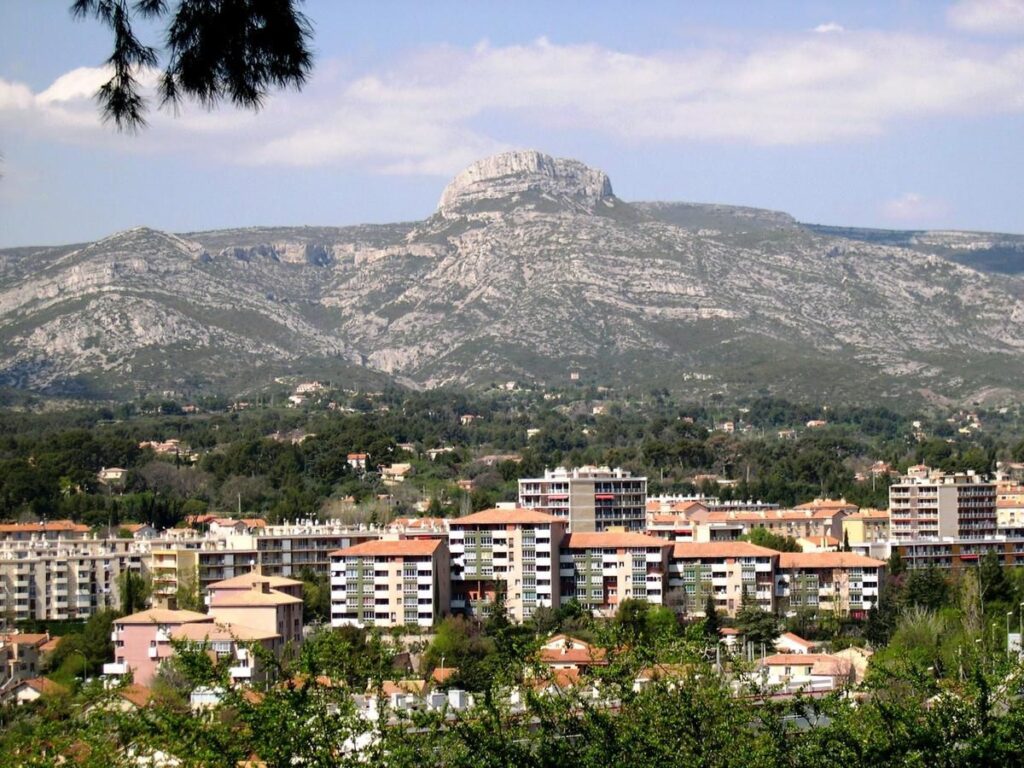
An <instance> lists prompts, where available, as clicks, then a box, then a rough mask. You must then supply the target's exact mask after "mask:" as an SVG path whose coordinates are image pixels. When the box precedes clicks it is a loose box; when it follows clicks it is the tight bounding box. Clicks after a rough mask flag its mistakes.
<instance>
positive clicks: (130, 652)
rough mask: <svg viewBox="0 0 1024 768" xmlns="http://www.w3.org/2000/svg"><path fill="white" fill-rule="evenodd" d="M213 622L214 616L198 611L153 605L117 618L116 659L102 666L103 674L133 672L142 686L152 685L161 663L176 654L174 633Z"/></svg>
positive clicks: (115, 635)
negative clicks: (185, 626) (187, 627)
mask: <svg viewBox="0 0 1024 768" xmlns="http://www.w3.org/2000/svg"><path fill="white" fill-rule="evenodd" d="M195 622H204V623H211V624H212V623H213V616H207V615H206V614H203V613H196V612H195V611H170V610H166V609H163V608H150V609H149V610H146V611H140V612H139V613H133V614H131V615H129V616H122V617H121V618H119V619H116V620H115V621H114V631H113V633H112V635H111V639H112V640H113V642H114V661H113V662H110V663H108V664H104V665H103V674H104V675H107V676H110V677H123V676H125V675H128V674H131V675H132V680H133V682H135V683H138V684H139V685H144V686H149V685H150V684H151V683H152V682H153V679H154V678H155V677H156V674H157V671H158V669H159V668H160V664H161V663H163V661H165V660H166V659H169V658H170V657H171V656H173V655H174V648H173V647H172V646H171V635H172V634H173V633H174V631H175V630H177V629H179V628H180V627H181V626H182V625H184V624H192V623H195Z"/></svg>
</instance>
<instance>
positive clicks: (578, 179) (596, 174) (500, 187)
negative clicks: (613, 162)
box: [437, 150, 613, 218]
mask: <svg viewBox="0 0 1024 768" xmlns="http://www.w3.org/2000/svg"><path fill="white" fill-rule="evenodd" d="M531 194H532V195H533V196H535V197H536V198H537V199H546V200H549V201H552V202H556V203H562V204H565V205H568V206H571V207H572V208H574V209H577V210H584V211H585V210H593V209H594V208H596V207H597V206H598V205H599V204H600V203H601V202H602V201H604V200H607V199H609V198H612V197H613V193H612V184H611V181H610V180H609V179H608V176H607V174H605V173H604V171H599V170H596V169H594V168H590V167H588V166H586V165H584V164H583V163H581V162H579V161H578V160H564V159H562V158H554V157H551V156H550V155H545V154H543V153H542V152H536V151H534V150H522V151H517V152H504V153H502V154H500V155H494V156H492V157H488V158H485V159H483V160H480V161H478V162H476V163H473V165H471V166H469V167H468V168H467V169H466V170H464V171H462V172H461V173H460V174H458V175H457V176H456V177H455V178H454V179H452V181H451V183H450V184H449V185H448V186H447V187H445V189H444V192H443V193H442V194H441V201H440V202H439V203H438V206H437V210H438V213H439V214H440V215H441V216H443V217H445V218H452V217H456V216H459V215H462V214H465V213H470V212H474V211H478V210H480V209H482V208H486V207H488V204H493V203H494V202H500V203H503V204H506V205H508V204H510V205H513V206H515V205H522V204H524V203H525V200H524V197H525V196H526V195H531Z"/></svg>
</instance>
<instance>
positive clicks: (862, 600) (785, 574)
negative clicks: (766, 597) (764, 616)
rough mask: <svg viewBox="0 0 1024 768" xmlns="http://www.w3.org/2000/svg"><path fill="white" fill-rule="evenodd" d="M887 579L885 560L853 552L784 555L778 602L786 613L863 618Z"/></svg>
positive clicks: (776, 587)
mask: <svg viewBox="0 0 1024 768" xmlns="http://www.w3.org/2000/svg"><path fill="white" fill-rule="evenodd" d="M884 578H885V563H884V562H883V561H881V560H875V559H874V558H870V557H864V556H863V555H858V554H854V553H853V552H782V553H781V554H780V555H779V565H778V574H777V576H776V581H775V599H776V601H777V604H778V608H779V611H780V612H781V613H785V614H790V615H792V614H794V613H797V612H798V611H800V610H802V609H809V610H813V611H817V612H819V613H834V614H836V615H838V616H853V617H860V618H863V617H864V616H866V615H867V611H868V609H870V607H871V606H872V605H874V604H876V603H877V602H878V596H879V595H880V594H881V588H882V582H883V579H884Z"/></svg>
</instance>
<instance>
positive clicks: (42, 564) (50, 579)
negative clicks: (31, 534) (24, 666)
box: [0, 538, 142, 626]
mask: <svg viewBox="0 0 1024 768" xmlns="http://www.w3.org/2000/svg"><path fill="white" fill-rule="evenodd" d="M126 570H130V571H134V572H136V573H140V572H141V570H142V554H141V553H140V552H139V551H138V549H137V547H136V543H135V542H134V541H133V540H131V539H71V540H62V539H49V538H37V539H31V540H21V539H15V540H8V541H5V542H2V543H0V622H2V623H4V624H7V625H8V626H10V625H13V623H14V622H18V621H27V620H29V619H38V620H44V621H51V620H74V619H86V618H88V617H89V616H91V615H92V614H93V613H95V612H96V611H98V610H101V609H104V608H111V607H117V606H118V605H119V603H120V594H119V591H118V577H119V576H120V574H121V573H122V572H123V571H126Z"/></svg>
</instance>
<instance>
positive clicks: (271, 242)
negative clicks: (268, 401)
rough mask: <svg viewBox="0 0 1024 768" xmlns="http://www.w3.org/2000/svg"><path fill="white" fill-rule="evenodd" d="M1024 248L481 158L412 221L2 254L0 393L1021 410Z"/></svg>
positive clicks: (519, 155)
mask: <svg viewBox="0 0 1024 768" xmlns="http://www.w3.org/2000/svg"><path fill="white" fill-rule="evenodd" d="M1022 270H1024V237H1017V236H1012V235H995V234H985V233H962V232H884V231H879V230H860V229H843V228H832V227H821V226H812V225H805V224H801V223H799V222H797V221H795V220H794V219H793V218H792V217H791V216H789V215H787V214H784V213H779V212H775V211H765V210H759V209H751V208H740V207H733V206H723V205H697V204H688V203H657V202H655V203H645V202H634V203H627V202H625V201H623V200H620V199H619V198H618V197H616V196H615V194H614V192H613V189H612V184H611V181H610V180H609V179H608V177H607V176H606V175H605V174H604V173H603V172H601V171H599V170H596V169H593V168H589V167H587V166H586V165H584V164H583V163H580V162H577V161H573V160H563V159H556V158H552V157H550V156H548V155H544V154H541V153H539V152H527V151H522V152H511V153H506V154H502V155H498V156H495V157H491V158H487V159H485V160H481V161H480V162H478V163H476V164H474V165H472V166H471V167H469V168H467V169H466V170H465V171H463V172H462V173H460V174H458V175H457V176H456V177H455V178H454V179H453V180H452V182H451V183H450V184H449V185H448V186H447V187H446V188H445V190H444V191H443V193H442V195H441V199H440V202H439V205H438V208H437V211H436V212H435V213H434V214H433V215H432V216H431V217H429V218H428V219H426V220H424V221H420V222H412V223H403V224H390V225H366V226H357V227H342V228H331V227H294V228H292V227H286V228H254V229H236V230H223V231H214V232H196V233H185V234H178V235H175V234H168V233H164V232H158V231H155V230H151V229H145V228H140V229H133V230H129V231H126V232H120V233H117V234H115V235H112V236H110V237H108V238H105V239H103V240H99V241H96V242H94V243H89V244H85V245H74V246H63V247H58V248H19V249H11V250H6V251H0V384H4V385H7V386H12V387H17V388H22V389H29V390H35V391H41V392H49V393H64V394H67V393H70V394H78V395H96V396H106V395H124V394H135V393H150V392H161V391H173V392H176V393H187V394H190V393H194V392H197V391H204V390H217V391H222V392H227V393H237V392H242V391H246V390H249V389H252V388H255V387H257V386H259V385H261V384H264V383H266V382H267V381H269V380H270V379H271V378H273V377H276V376H282V375H291V376H321V377H328V378H330V379H331V380H332V381H335V382H338V383H342V384H349V385H352V386H373V385H379V384H380V383H382V382H384V381H386V380H397V381H399V382H401V383H404V384H408V385H411V386H424V387H432V386H439V385H459V386H473V385H481V384H487V383H491V382H496V381H506V380H510V379H512V380H516V381H520V382H523V383H527V382H546V383H549V384H561V383H567V382H568V380H569V372H570V371H571V370H572V371H575V370H578V371H580V372H581V376H582V379H583V380H584V381H590V382H593V383H601V384H612V385H637V386H642V387H645V388H647V387H651V386H659V387H661V386H665V387H668V388H671V389H677V390H688V391H690V392H691V393H692V394H695V395H699V394H708V393H713V392H723V393H727V394H730V395H739V394H748V393H755V392H774V393H782V394H785V395H787V396H790V397H806V398H813V399H818V400H829V399H836V398H846V399H856V400H871V399H877V398H905V397H919V396H922V395H923V396H925V397H928V398H934V399H939V400H945V399H948V400H951V401H973V400H979V399H981V400H988V401H991V400H1000V399H1005V398H1010V397H1013V396H1015V395H1016V394H1018V393H1020V392H1021V390H1022V389H1024V387H1022V385H1021V383H1020V382H1021V369H1022V362H1024V301H1022V299H1024V276H1022V275H1021V272H1022Z"/></svg>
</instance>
